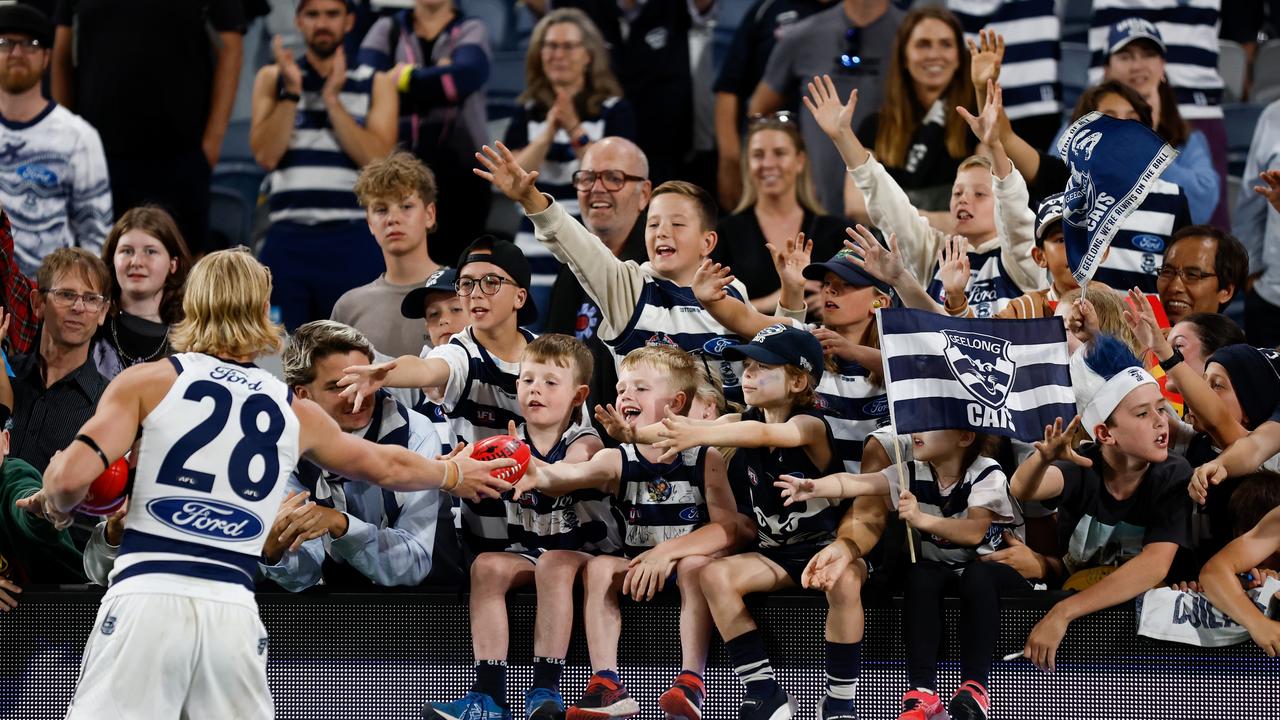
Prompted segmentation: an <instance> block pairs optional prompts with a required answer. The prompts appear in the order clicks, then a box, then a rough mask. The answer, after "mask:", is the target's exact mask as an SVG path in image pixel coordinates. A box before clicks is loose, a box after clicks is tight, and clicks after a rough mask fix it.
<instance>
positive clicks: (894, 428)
mask: <svg viewBox="0 0 1280 720" xmlns="http://www.w3.org/2000/svg"><path fill="white" fill-rule="evenodd" d="M882 312H884V308H876V332H877V333H879V335H880V347H881V348H883V347H884V330H883V329H882V328H883V327H884V323H883V322H882V321H881V319H880V313H882ZM892 383H893V380H892V378H890V376H889V363H887V362H886V363H884V388H885V395H886V396H887V395H888V393H889V386H890V385H891V384H892ZM887 399H888V401H889V432H890V433H891V434H892V435H893V456H894V466H895V467H896V468H897V470H898V482H899V484H901V483H902V482H905V481H906V479H907V472H906V470H907V469H906V467H905V466H904V464H903V462H902V444H901V443H899V442H898V421H897V419H896V418H895V417H894V414H893V398H887ZM902 524H903V525H906V526H907V550H908V551H909V552H910V553H911V564H912V565H914V564H915V563H916V543H915V538H913V537H912V535H913V533H912V528H911V525H910V524H909V523H907V522H906V521H903V523H902Z"/></svg>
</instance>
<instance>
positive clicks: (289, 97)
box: [276, 79, 302, 103]
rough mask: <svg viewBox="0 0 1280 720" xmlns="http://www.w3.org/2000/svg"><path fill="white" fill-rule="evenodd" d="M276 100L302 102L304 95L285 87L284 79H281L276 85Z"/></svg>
mask: <svg viewBox="0 0 1280 720" xmlns="http://www.w3.org/2000/svg"><path fill="white" fill-rule="evenodd" d="M276 100H277V101H279V102H295V103H296V102H302V96H301V95H299V94H298V93H296V92H289V91H288V90H285V89H284V80H283V79H281V80H280V82H279V84H278V85H277V86H276Z"/></svg>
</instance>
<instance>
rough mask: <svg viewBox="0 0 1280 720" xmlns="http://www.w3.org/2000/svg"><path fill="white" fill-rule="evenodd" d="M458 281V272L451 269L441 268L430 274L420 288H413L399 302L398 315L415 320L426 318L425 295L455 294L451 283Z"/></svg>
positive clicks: (455, 291)
mask: <svg viewBox="0 0 1280 720" xmlns="http://www.w3.org/2000/svg"><path fill="white" fill-rule="evenodd" d="M457 279H458V271H457V270H454V269H453V268H451V267H442V268H440V269H439V270H437V271H435V272H433V273H431V277H429V278H427V281H426V282H424V283H423V284H422V287H420V288H414V289H412V290H410V291H409V294H408V295H405V296H404V300H401V301H400V314H401V315H403V316H405V317H407V318H413V319H417V320H421V319H423V318H425V317H426V316H427V295H430V294H431V293H449V294H450V295H455V294H457V292H458V291H457V290H455V289H454V287H453V283H454V282H455V281H456V280H457Z"/></svg>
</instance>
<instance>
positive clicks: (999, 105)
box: [956, 80, 1004, 147]
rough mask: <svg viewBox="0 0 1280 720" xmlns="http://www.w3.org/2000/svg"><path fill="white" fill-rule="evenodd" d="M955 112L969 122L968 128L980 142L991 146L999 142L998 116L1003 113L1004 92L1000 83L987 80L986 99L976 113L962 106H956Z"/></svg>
mask: <svg viewBox="0 0 1280 720" xmlns="http://www.w3.org/2000/svg"><path fill="white" fill-rule="evenodd" d="M956 112H958V113H960V117H962V118H964V121H965V122H966V123H968V124H969V129H970V130H972V131H973V134H974V136H975V137H977V138H978V140H979V141H980V142H982V144H984V145H986V146H988V147H991V146H993V145H996V144H998V143H999V142H1000V117H1001V115H1003V114H1004V93H1003V92H1002V91H1001V89H1000V83H998V82H996V81H995V80H988V81H987V101H986V104H984V105H983V106H982V112H981V113H979V114H978V115H976V116H975V115H973V113H970V112H969V111H968V110H967V109H965V108H964V107H963V106H957V107H956Z"/></svg>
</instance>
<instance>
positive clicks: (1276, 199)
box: [1253, 170, 1280, 212]
mask: <svg viewBox="0 0 1280 720" xmlns="http://www.w3.org/2000/svg"><path fill="white" fill-rule="evenodd" d="M1258 178H1259V179H1260V180H1262V182H1263V183H1264V184H1263V185H1254V186H1253V191H1254V192H1256V193H1258V194H1259V195H1261V196H1263V197H1265V198H1266V199H1267V202H1269V203H1271V207H1273V208H1275V211H1276V212H1280V170H1263V171H1262V172H1260V173H1258Z"/></svg>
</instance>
